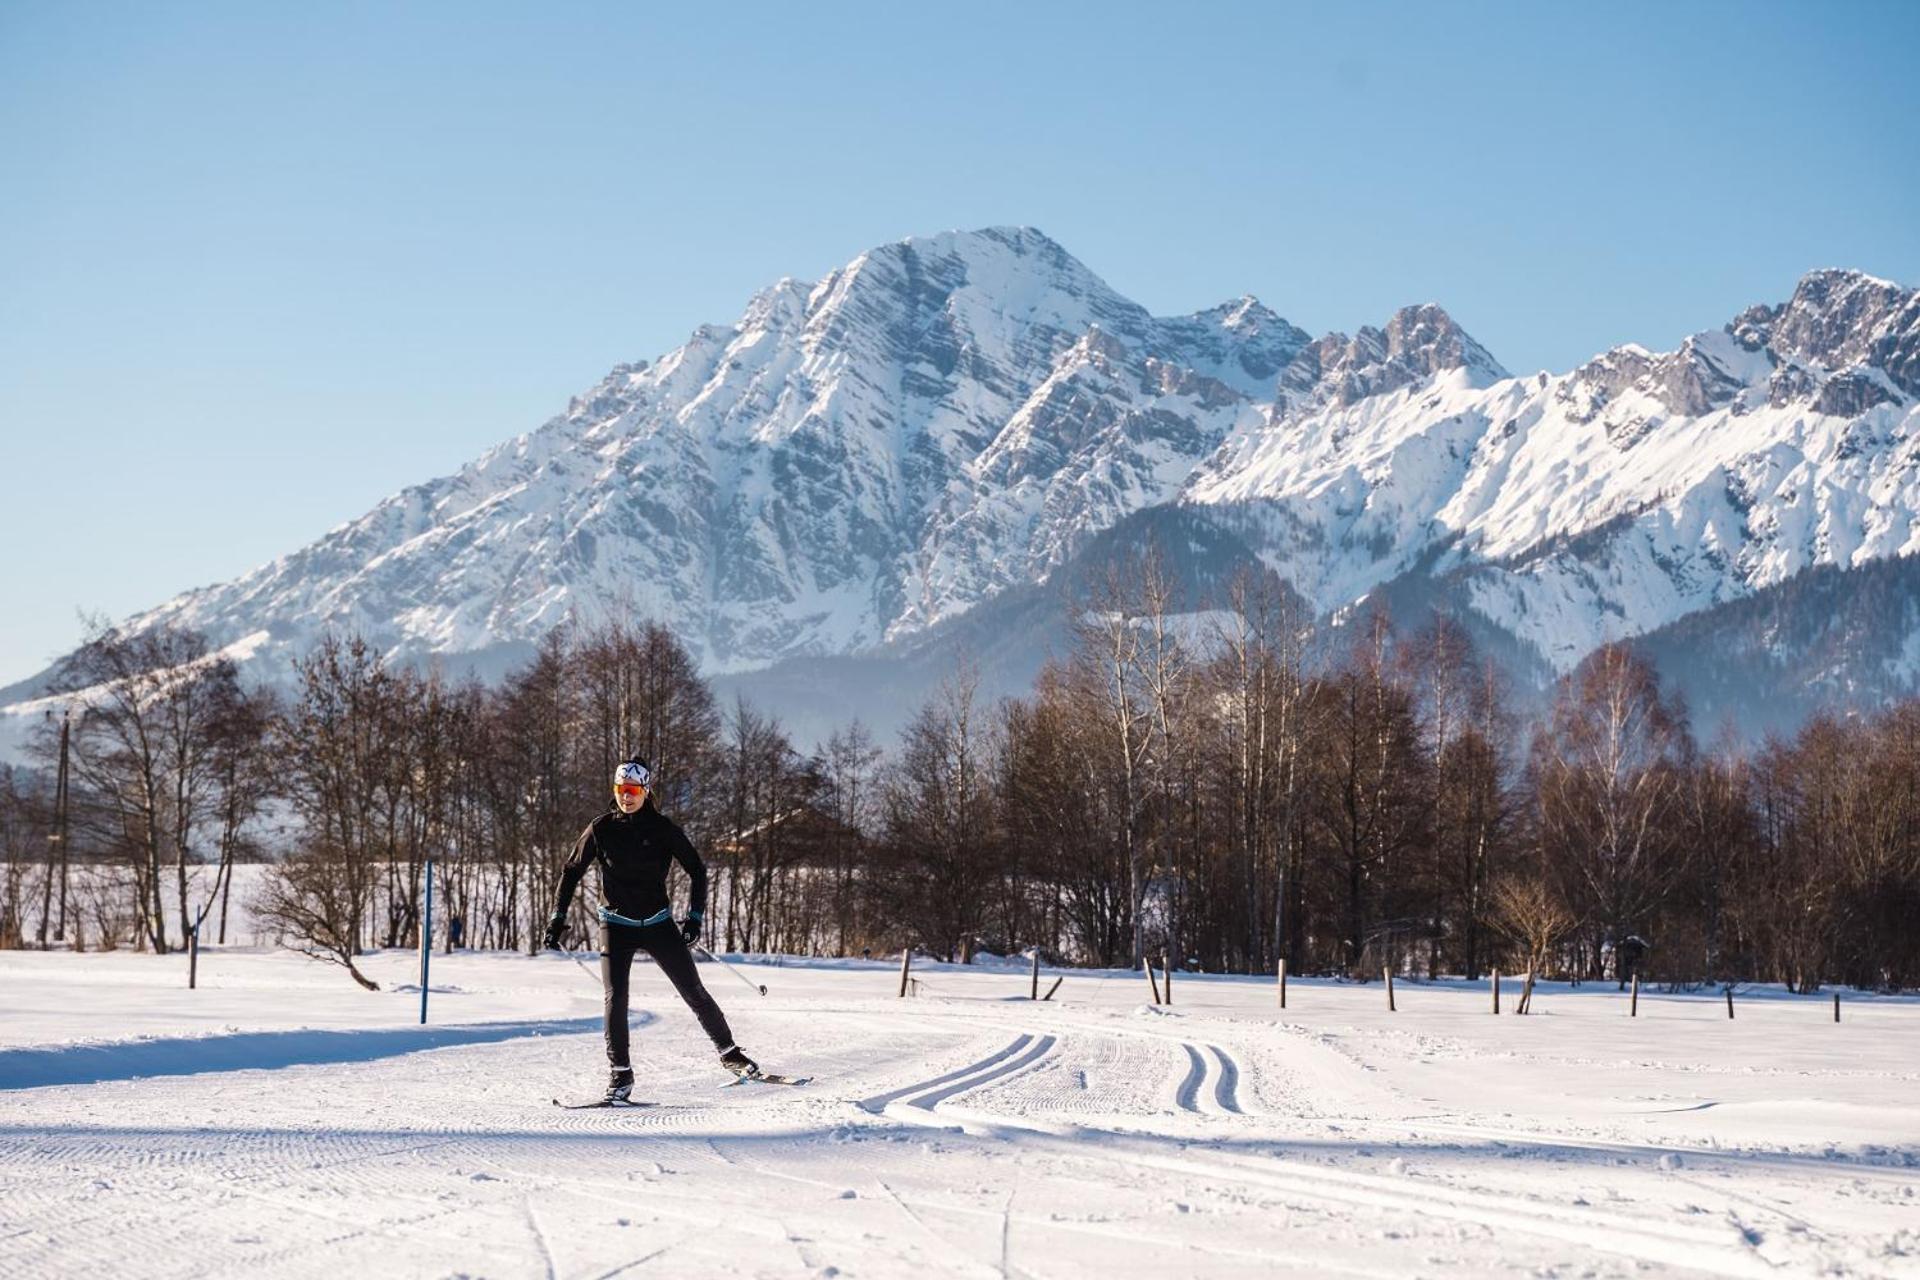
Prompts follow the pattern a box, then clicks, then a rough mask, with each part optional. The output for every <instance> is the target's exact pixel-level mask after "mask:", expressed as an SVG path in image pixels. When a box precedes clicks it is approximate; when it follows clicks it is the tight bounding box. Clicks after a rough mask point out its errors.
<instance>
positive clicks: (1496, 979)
mask: <svg viewBox="0 0 1920 1280" xmlns="http://www.w3.org/2000/svg"><path fill="white" fill-rule="evenodd" d="M1493 1011H1494V1013H1495V1014H1496V1015H1497V1014H1498V1013H1499V1012H1500V971H1499V970H1498V969H1495V970H1494V971H1493Z"/></svg>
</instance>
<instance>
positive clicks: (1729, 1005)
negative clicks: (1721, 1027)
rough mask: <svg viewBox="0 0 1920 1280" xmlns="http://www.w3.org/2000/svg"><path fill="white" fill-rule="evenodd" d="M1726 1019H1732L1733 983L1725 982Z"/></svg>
mask: <svg viewBox="0 0 1920 1280" xmlns="http://www.w3.org/2000/svg"><path fill="white" fill-rule="evenodd" d="M1727 1021H1729V1022H1731V1021H1733V984H1732V983H1731V982H1729V983H1728V984H1727Z"/></svg>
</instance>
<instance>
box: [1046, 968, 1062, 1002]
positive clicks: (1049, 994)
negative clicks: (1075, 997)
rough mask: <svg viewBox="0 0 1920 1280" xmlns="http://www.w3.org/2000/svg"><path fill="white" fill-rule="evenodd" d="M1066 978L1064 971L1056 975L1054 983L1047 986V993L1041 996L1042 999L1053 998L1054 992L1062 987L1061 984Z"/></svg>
mask: <svg viewBox="0 0 1920 1280" xmlns="http://www.w3.org/2000/svg"><path fill="white" fill-rule="evenodd" d="M1066 980H1067V975H1066V974H1064V973H1063V974H1061V975H1059V976H1058V977H1056V978H1055V979H1054V980H1053V985H1052V986H1050V987H1048V988H1047V994H1045V995H1043V996H1041V997H1040V999H1041V1000H1042V1001H1047V1000H1051V999H1053V993H1054V992H1056V991H1058V990H1059V989H1060V984H1061V983H1063V982H1065V981H1066Z"/></svg>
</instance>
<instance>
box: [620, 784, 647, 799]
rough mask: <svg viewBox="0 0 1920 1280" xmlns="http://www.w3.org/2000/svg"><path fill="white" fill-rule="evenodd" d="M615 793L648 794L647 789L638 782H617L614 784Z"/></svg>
mask: <svg viewBox="0 0 1920 1280" xmlns="http://www.w3.org/2000/svg"><path fill="white" fill-rule="evenodd" d="M613 793H614V794H615V795H619V796H643V795H645V794H647V789H646V788H645V787H643V786H641V785H640V784H639V783H637V782H616V783H614V784H613Z"/></svg>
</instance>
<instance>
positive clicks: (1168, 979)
mask: <svg viewBox="0 0 1920 1280" xmlns="http://www.w3.org/2000/svg"><path fill="white" fill-rule="evenodd" d="M1160 983H1161V985H1162V986H1164V987H1165V988H1166V989H1167V1003H1168V1004H1172V1003H1173V966H1172V965H1170V964H1168V963H1167V953H1166V952H1164V951H1162V952H1161V953H1160Z"/></svg>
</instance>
